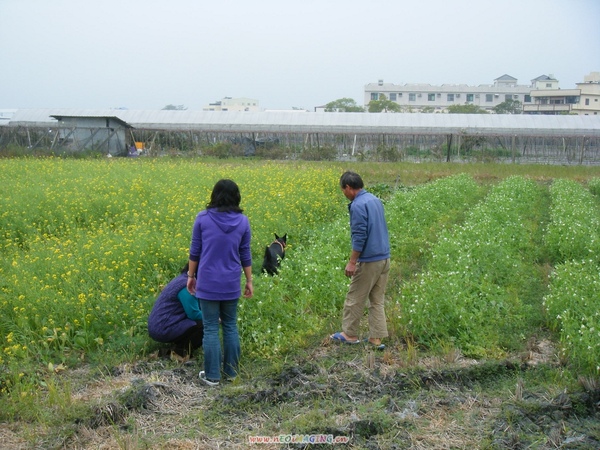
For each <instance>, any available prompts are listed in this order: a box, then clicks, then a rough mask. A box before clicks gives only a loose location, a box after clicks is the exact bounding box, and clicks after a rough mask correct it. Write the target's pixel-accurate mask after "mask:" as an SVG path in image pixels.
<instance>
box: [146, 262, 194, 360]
mask: <svg viewBox="0 0 600 450" xmlns="http://www.w3.org/2000/svg"><path fill="white" fill-rule="evenodd" d="M188 271H189V267H188V264H186V265H185V267H184V268H183V269H182V270H181V273H180V274H179V275H178V276H177V277H175V278H173V279H172V280H171V281H170V282H169V284H167V285H166V286H165V288H164V289H163V290H162V291H161V293H160V294H159V296H158V298H157V299H156V302H155V303H154V306H153V307H152V312H150V315H149V316H148V334H150V337H151V338H152V339H154V340H155V341H158V342H164V343H172V344H173V345H174V349H173V351H174V352H175V353H177V354H179V355H181V356H186V355H189V356H192V354H193V352H194V350H196V349H198V348H200V347H202V336H203V326H202V312H201V311H200V305H199V304H198V299H197V298H196V297H194V296H193V295H191V294H190V293H189V292H188V290H187V274H188Z"/></svg>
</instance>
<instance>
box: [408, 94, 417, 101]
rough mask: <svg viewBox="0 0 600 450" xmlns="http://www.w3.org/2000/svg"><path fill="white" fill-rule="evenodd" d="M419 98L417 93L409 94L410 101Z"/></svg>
mask: <svg viewBox="0 0 600 450" xmlns="http://www.w3.org/2000/svg"><path fill="white" fill-rule="evenodd" d="M416 100H417V94H408V101H409V102H414V101H416Z"/></svg>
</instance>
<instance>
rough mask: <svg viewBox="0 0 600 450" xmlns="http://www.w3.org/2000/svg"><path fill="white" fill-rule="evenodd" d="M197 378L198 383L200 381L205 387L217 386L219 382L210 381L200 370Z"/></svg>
mask: <svg viewBox="0 0 600 450" xmlns="http://www.w3.org/2000/svg"><path fill="white" fill-rule="evenodd" d="M198 376H199V377H200V381H202V382H203V383H204V384H205V385H207V386H218V385H219V380H211V379H210V378H206V373H205V372H204V370H201V371H200V373H199V374H198Z"/></svg>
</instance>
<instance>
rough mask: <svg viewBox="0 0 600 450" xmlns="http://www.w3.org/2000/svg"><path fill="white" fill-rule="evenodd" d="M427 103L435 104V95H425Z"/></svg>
mask: <svg viewBox="0 0 600 450" xmlns="http://www.w3.org/2000/svg"><path fill="white" fill-rule="evenodd" d="M427 101H428V102H435V94H427Z"/></svg>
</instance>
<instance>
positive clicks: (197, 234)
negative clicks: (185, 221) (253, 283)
mask: <svg viewBox="0 0 600 450" xmlns="http://www.w3.org/2000/svg"><path fill="white" fill-rule="evenodd" d="M250 239H251V231H250V222H249V221H248V218H247V217H246V216H245V215H243V214H241V213H238V212H219V211H217V210H216V209H214V208H209V209H206V210H203V211H200V213H198V215H197V216H196V220H195V222H194V227H193V230H192V242H191V244H190V260H191V261H198V262H199V263H198V278H197V281H196V297H198V298H199V299H202V300H236V299H238V298H240V296H241V295H242V288H241V285H240V280H241V276H242V267H249V266H251V265H252V255H251V253H250Z"/></svg>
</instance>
